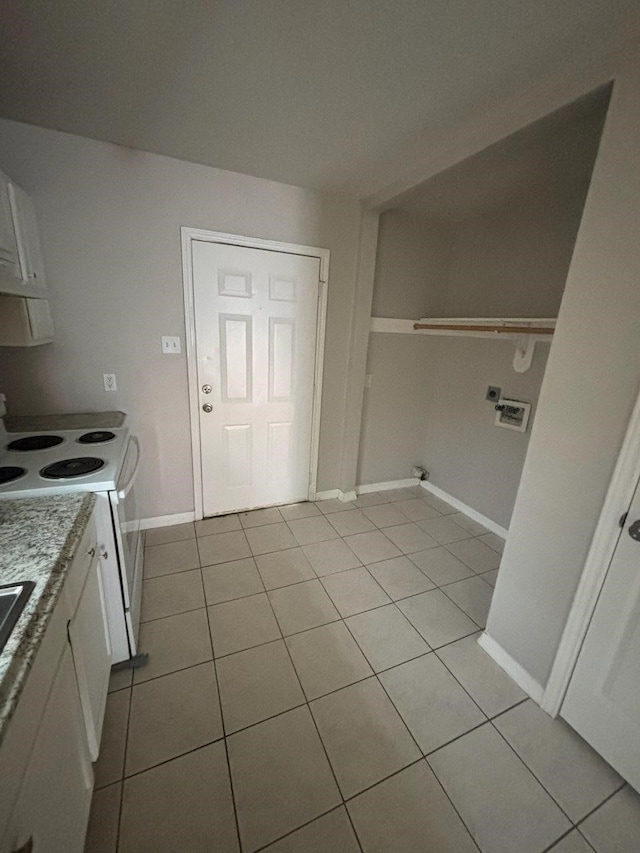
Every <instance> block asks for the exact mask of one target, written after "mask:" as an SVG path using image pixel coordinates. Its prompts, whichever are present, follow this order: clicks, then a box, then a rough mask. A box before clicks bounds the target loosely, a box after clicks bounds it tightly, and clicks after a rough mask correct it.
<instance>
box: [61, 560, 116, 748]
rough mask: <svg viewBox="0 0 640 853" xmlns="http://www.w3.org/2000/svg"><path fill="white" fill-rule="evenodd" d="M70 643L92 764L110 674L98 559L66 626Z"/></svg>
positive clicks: (109, 657) (99, 732) (92, 566)
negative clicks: (72, 615) (67, 626)
mask: <svg viewBox="0 0 640 853" xmlns="http://www.w3.org/2000/svg"><path fill="white" fill-rule="evenodd" d="M69 641H70V643H71V651H72V654H73V663H74V667H75V672H76V680H77V682H78V691H79V694H80V703H81V705H82V712H83V716H84V723H85V728H86V733H87V742H88V744H89V752H90V754H91V760H92V761H95V760H96V758H97V757H98V751H99V749H100V735H101V733H102V722H103V720H104V709H105V706H106V700H107V690H108V689H109V675H110V672H111V646H110V644H109V636H108V633H107V626H106V608H105V603H104V594H103V591H102V578H101V576H100V562H99V560H98V558H97V556H95V557H94V559H93V560H92V562H91V566H90V568H89V572H88V575H87V579H86V582H85V585H84V589H83V590H82V595H81V596H80V601H79V602H78V606H77V608H76V612H75V614H74V617H73V619H72V620H71V621H70V622H69Z"/></svg>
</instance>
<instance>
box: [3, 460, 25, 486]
mask: <svg viewBox="0 0 640 853" xmlns="http://www.w3.org/2000/svg"><path fill="white" fill-rule="evenodd" d="M26 473H27V471H26V469H25V468H18V466H17V465H3V466H2V467H0V486H1V485H2V484H3V483H13V481H14V480H19V479H20V477H22V475H23V474H26Z"/></svg>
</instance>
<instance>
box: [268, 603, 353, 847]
mask: <svg viewBox="0 0 640 853" xmlns="http://www.w3.org/2000/svg"><path fill="white" fill-rule="evenodd" d="M267 600H268V601H269V606H270V607H271V612H272V613H273V618H274V619H275V621H276V625H277V626H278V630H279V631H280V635H281V637H282V642H283V643H284V647H285V649H286V651H287V655H288V657H289V662H290V664H291V667H292V669H293V672H294V674H295V676H296V679H297V681H298V684H299V685H300V690H301V691H302V695H303V696H304V698H305V704H306V707H307V710H308V711H309V716H310V717H311V721H312V723H313V726H314V728H315V731H316V734H317V736H318V740H319V741H320V745H321V746H322V750H323V752H324V756H325V759H326V761H327V764H328V765H329V769H330V770H331V775H332V776H333V780H334V782H335V785H336V790H337V791H338V795H339V797H340V799H341V801H342V805H343V806H344V810H345V812H346V813H347V818H348V820H349V823H350V824H351V828H352V830H353V833H354V835H355V838H356V841H357V844H358V847H359V848H360V853H364V851H363V849H362V845H361V844H360V839H359V838H358V834H357V833H356V829H355V826H354V825H353V821H352V820H351V815H350V814H349V809H348V808H347V807H346V804H345V799H344V795H343V793H342V790H341V788H340V785H339V783H338V777H337V776H336V773H335V770H334V768H333V764H332V763H331V759H330V758H329V754H328V752H327V748H326V746H325V743H324V741H323V739H322V735H321V734H320V730H319V729H318V724H317V723H316V719H315V717H314V715H313V711H312V710H311V703H310V700H309V697H308V696H307V692H306V690H305V689H304V686H303V684H302V681H301V679H300V675H299V673H298V670H297V669H296V665H295V663H294V661H293V658H292V657H291V650H290V649H289V646H288V644H287V641H286V639H285V636H284V633H283V631H282V628H281V627H280V623H279V622H278V617H277V616H276V612H275V610H274V609H273V605H272V604H271V599H269V597H268V596H267ZM343 621H344V620H343ZM347 630H348V629H347ZM300 707H302V706H300ZM298 828H299V827H298ZM294 831H295V830H294Z"/></svg>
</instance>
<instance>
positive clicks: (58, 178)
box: [0, 121, 361, 517]
mask: <svg viewBox="0 0 640 853" xmlns="http://www.w3.org/2000/svg"><path fill="white" fill-rule="evenodd" d="M0 168H1V169H2V170H3V171H6V172H7V174H8V175H10V176H11V177H12V178H13V179H14V180H15V181H16V182H18V183H19V184H21V185H22V186H23V187H24V188H25V190H27V192H29V193H30V194H31V195H32V197H33V199H34V202H35V206H36V211H37V215H38V219H39V223H40V231H41V238H42V243H43V250H44V256H45V262H46V267H47V272H48V277H49V284H50V288H51V301H52V310H53V316H54V320H55V324H56V329H57V332H56V340H55V343H54V344H51V345H48V346H43V347H35V348H33V349H31V350H10V349H9V348H3V349H1V350H0V389H1V390H2V391H4V392H5V393H6V394H7V397H8V403H9V411H10V412H12V413H16V414H19V413H28V412H33V413H40V412H62V411H74V410H76V411H77V410H94V411H95V410H101V409H107V408H120V409H122V410H124V411H126V412H128V414H129V415H130V420H131V423H132V425H133V428H134V429H135V430H136V432H138V433H139V434H140V436H141V439H142V444H143V448H144V455H143V462H142V470H141V488H140V495H141V497H142V507H141V512H142V514H143V515H144V516H146V517H149V516H156V515H167V514H171V513H181V512H187V511H190V510H192V509H193V485H192V474H191V471H192V464H191V447H190V440H191V434H190V426H189V409H188V396H187V394H188V389H187V371H186V357H185V355H184V351H183V354H182V355H181V356H163V355H162V354H161V353H160V337H161V335H181V336H182V338H183V342H184V310H183V301H182V270H181V255H180V251H181V249H180V226H181V225H187V226H192V227H197V228H205V229H210V230H215V231H225V232H230V233H235V234H243V235H247V236H254V237H262V238H266V239H273V240H281V241H285V242H291V243H302V244H305V245H312V246H322V247H327V248H329V249H330V250H331V270H330V282H329V299H328V318H327V334H326V357H325V365H324V385H323V412H322V421H321V433H320V469H319V478H318V487H319V488H320V489H332V488H335V487H336V485H337V483H338V482H339V478H340V467H341V451H342V435H343V429H344V420H345V408H346V404H347V392H346V388H347V378H348V371H347V370H346V369H345V365H346V364H347V363H348V357H349V337H350V329H351V322H352V313H353V299H354V284H355V275H356V264H357V251H358V235H359V228H360V218H361V217H360V208H359V205H358V203H357V202H356V201H354V200H351V199H349V198H347V197H338V196H325V195H321V194H319V193H315V192H311V191H309V190H305V189H301V188H299V187H292V186H288V185H284V184H277V183H274V182H271V181H265V180H259V179H257V178H252V177H248V176H246V175H239V174H235V173H232V172H224V171H221V170H219V169H213V168H210V167H207V166H198V165H194V164H190V163H185V162H182V161H179V160H173V159H171V158H167V157H160V156H157V155H154V154H146V153H143V152H141V151H134V150H131V149H126V148H119V147H117V146H114V145H108V144H105V143H100V142H95V141H92V140H88V139H83V138H81V137H78V136H72V135H69V134H63V133H57V132H55V131H50V130H43V129H41V128H35V127H30V126H27V125H22V124H17V123H13V122H8V121H0ZM103 372H105V373H115V374H116V375H117V378H118V391H117V393H115V394H114V393H111V394H109V393H106V392H105V391H104V390H103V388H102V373H103Z"/></svg>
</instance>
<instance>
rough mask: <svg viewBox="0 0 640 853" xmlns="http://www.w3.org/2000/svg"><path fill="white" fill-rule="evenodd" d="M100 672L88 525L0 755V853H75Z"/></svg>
mask: <svg viewBox="0 0 640 853" xmlns="http://www.w3.org/2000/svg"><path fill="white" fill-rule="evenodd" d="M110 667H111V648H110V644H109V639H108V633H107V623H106V615H105V606H104V597H103V592H102V576H101V564H100V561H99V560H98V557H97V556H96V534H95V524H94V520H93V519H92V520H91V523H90V524H89V527H88V528H87V531H86V533H85V535H84V537H83V539H82V542H81V543H80V547H79V549H78V552H77V554H76V557H75V559H74V561H73V563H72V565H71V567H70V568H69V572H68V575H67V577H66V579H65V584H64V588H63V590H62V593H61V595H60V597H59V599H58V602H57V604H56V607H55V610H54V612H53V614H52V616H51V619H50V622H49V625H48V626H47V630H46V633H45V635H44V638H43V640H42V644H41V646H40V648H39V650H38V654H37V656H36V659H35V661H34V663H33V666H32V668H31V671H30V673H29V675H28V677H27V681H26V683H25V685H24V688H23V691H22V695H21V698H20V701H19V702H18V707H17V708H16V710H15V713H14V716H13V719H12V720H11V722H10V723H9V726H8V729H7V732H6V735H5V738H4V741H3V743H2V748H0V839H1V841H0V853H82V850H83V848H84V840H85V834H86V830H87V823H88V820H89V810H90V806H91V795H92V792H93V767H92V763H91V762H92V761H93V760H95V759H96V758H97V755H98V749H99V745H100V737H101V733H102V723H103V719H104V709H105V705H106V699H107V690H108V682H109V672H110Z"/></svg>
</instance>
